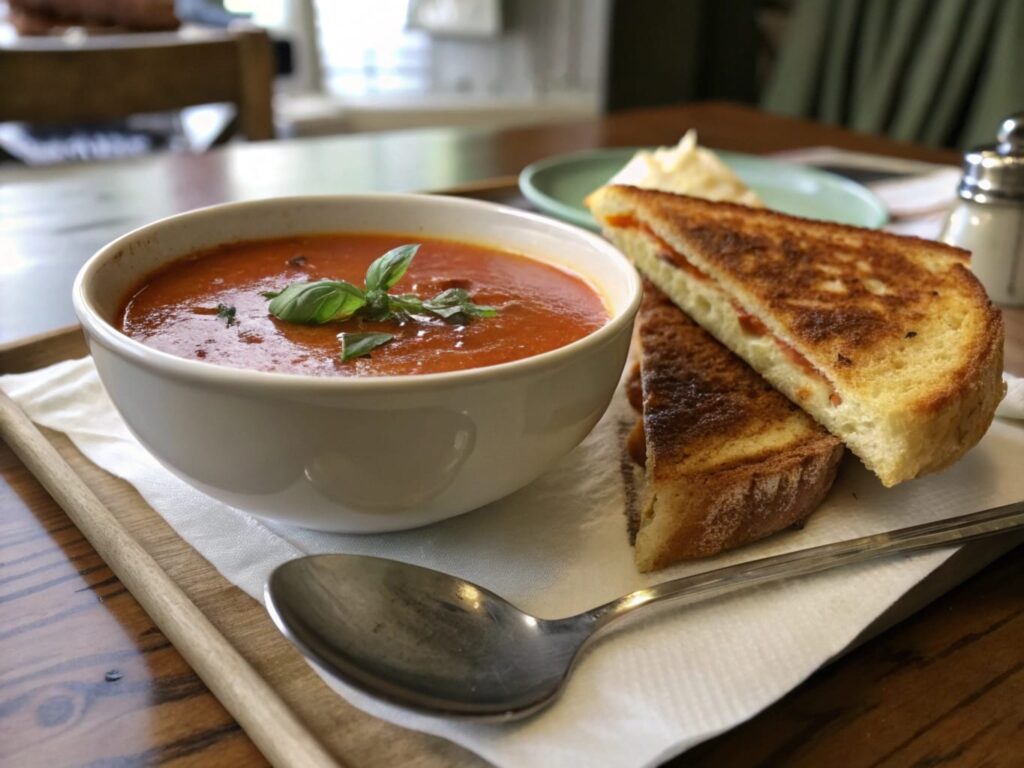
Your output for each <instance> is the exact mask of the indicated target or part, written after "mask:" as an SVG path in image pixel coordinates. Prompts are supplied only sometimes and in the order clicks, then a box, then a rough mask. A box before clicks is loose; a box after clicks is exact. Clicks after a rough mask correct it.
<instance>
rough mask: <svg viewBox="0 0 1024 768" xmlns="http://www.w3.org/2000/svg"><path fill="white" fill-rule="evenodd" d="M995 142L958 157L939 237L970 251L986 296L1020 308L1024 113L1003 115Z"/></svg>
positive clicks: (1023, 299) (1023, 293)
mask: <svg viewBox="0 0 1024 768" xmlns="http://www.w3.org/2000/svg"><path fill="white" fill-rule="evenodd" d="M997 138H998V141H997V143H996V144H988V145H985V146H981V147H977V148H975V149H972V150H970V151H969V152H967V154H965V155H964V177H963V180H962V181H961V182H960V188H959V190H958V192H959V195H960V202H959V204H958V205H957V206H956V208H954V209H953V211H952V212H951V213H950V214H949V218H948V220H947V221H946V228H945V230H944V231H943V233H942V237H941V240H942V241H943V242H945V243H949V244H950V245H956V246H959V247H960V248H965V249H967V250H968V251H970V252H971V254H972V256H971V271H972V272H974V274H975V275H976V276H977V277H978V279H979V280H980V281H981V283H982V285H984V286H985V290H986V291H988V295H989V298H991V299H992V301H994V302H996V303H997V304H1004V305H1006V306H1010V307H1019V306H1024V112H1019V113H1017V114H1015V115H1012V116H1011V117H1008V118H1006V119H1005V120H1004V121H1003V123H1002V125H1001V126H1000V127H999V134H998V137H997Z"/></svg>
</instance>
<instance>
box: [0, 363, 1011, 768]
mask: <svg viewBox="0 0 1024 768" xmlns="http://www.w3.org/2000/svg"><path fill="white" fill-rule="evenodd" d="M0 388H2V389H4V390H5V391H6V392H7V393H8V394H10V395H11V396H12V397H13V398H14V399H15V400H16V401H17V402H18V403H19V404H20V405H21V406H22V407H23V408H24V409H25V410H26V412H27V413H28V415H29V416H30V417H31V418H32V419H33V420H34V421H35V422H37V423H39V424H41V425H43V426H46V427H50V428H52V429H56V430H59V431H61V432H64V433H65V434H67V435H68V436H69V437H70V438H71V440H72V442H74V444H75V445H76V446H77V447H78V449H79V450H81V451H82V453H84V454H85V455H86V456H87V457H88V458H89V459H90V460H92V461H94V462H95V463H96V464H98V465H99V466H101V467H103V468H104V469H106V470H107V471H109V472H111V473H113V474H115V475H118V476H120V477H123V478H124V479H126V480H127V481H128V482H130V483H131V484H132V485H133V486H135V487H136V488H137V489H138V490H139V492H140V493H141V494H142V496H143V497H144V498H145V499H146V501H147V502H148V503H149V504H150V505H151V506H152V507H153V508H154V509H155V510H157V512H159V513H160V514H161V515H162V516H163V517H164V518H165V519H166V520H167V521H168V522H169V523H170V525H171V526H172V527H173V528H174V529H175V530H176V531H177V532H178V533H179V534H180V535H181V536H182V538H183V539H185V541H187V542H189V543H190V544H191V545H192V546H194V547H195V548H196V549H197V550H198V551H199V552H200V553H202V554H203V556H204V557H206V558H207V559H208V560H209V561H210V562H211V563H212V564H213V565H214V566H216V567H217V569H218V570H219V571H220V572H221V573H222V574H224V576H225V577H226V578H228V579H229V580H230V581H232V582H234V583H235V584H237V585H239V586H240V587H241V588H242V589H244V590H245V591H246V592H248V593H249V594H250V595H252V596H253V597H255V598H257V599H260V598H261V590H262V586H263V583H264V581H265V579H266V578H267V575H268V574H269V572H270V571H271V569H272V568H274V567H275V566H277V565H279V564H280V563H283V562H285V561H286V560H289V559H291V558H294V557H297V556H300V555H303V554H312V553H322V552H348V553H360V554H372V555H380V556H383V557H390V558H395V559H399V560H405V561H408V562H412V563H417V564H421V565H426V566H429V567H433V568H437V569H439V570H443V571H447V572H450V573H454V574H457V575H459V576H462V577H466V578H468V579H471V580H473V581H475V582H477V583H479V584H481V585H483V586H485V587H488V588H490V589H492V590H494V591H496V592H498V593H499V594H502V595H505V596H507V597H509V598H511V599H512V600H514V601H515V602H516V603H518V604H519V605H520V606H522V607H523V608H525V609H527V610H530V611H533V612H535V613H537V614H539V615H541V616H544V617H551V616H560V615H566V614H570V613H574V612H577V611H581V610H584V609H587V608H590V607H592V606H594V605H597V604H599V603H601V602H604V601H607V600H610V599H612V598H615V597H617V596H619V595H621V594H624V593H626V592H629V591H631V590H634V589H638V588H642V587H644V586H648V585H649V584H651V583H655V582H657V581H661V580H665V579H668V578H672V577H677V576H682V575H685V574H689V573H694V572H698V571H702V570H706V569H709V568H713V567H719V566H722V565H727V564H729V563H733V562H739V561H742V560H749V559H753V558H757V557H764V556H767V555H771V554H776V553H779V552H784V551H789V550H792V549H799V548H804V547H809V546H814V545H816V544H822V543H825V542H831V541H838V540H841V539H846V538H850V537H854V536H861V535H864V534H868V533H873V532H878V531H882V530H886V529H891V528H895V527H902V526H906V525H913V524H915V523H921V522H925V521H929V520H936V519H939V518H942V517H948V516H951V515H955V514H961V513H965V512H970V511H974V510H979V509H983V508H986V507H991V506H996V505H999V504H1006V503H1009V502H1011V501H1015V500H1018V499H1021V498H1024V473H1021V472H1020V457H1021V455H1024V425H1021V424H1018V423H1014V422H1000V421H996V422H995V423H994V424H993V426H992V429H991V430H990V431H989V433H988V435H986V437H985V438H984V440H983V441H982V443H981V444H980V445H979V446H978V447H977V448H975V449H974V450H973V451H971V452H970V453H969V454H968V455H967V456H966V457H965V458H964V459H963V460H962V461H960V462H959V463H958V464H957V465H956V466H954V467H953V468H952V469H950V470H949V471H948V472H946V473H944V474H942V475H939V476H933V477H927V478H923V479H921V480H917V481H914V482H911V483H906V484H904V485H901V486H899V487H897V488H894V489H888V490H887V489H884V488H882V487H881V485H880V484H879V483H878V482H877V480H875V478H874V477H873V476H872V475H870V474H869V473H868V472H867V471H865V470H864V469H863V468H862V467H861V466H860V465H859V463H858V462H856V461H855V460H849V459H848V460H847V461H846V462H845V463H844V465H843V467H842V469H841V471H840V476H839V479H838V481H837V482H836V485H835V487H834V488H833V489H832V491H831V493H830V494H829V497H828V499H827V500H826V502H825V503H824V504H823V505H822V508H821V509H820V510H819V511H818V512H816V513H815V515H814V516H813V517H812V518H811V520H810V522H809V524H808V525H807V527H806V528H805V529H804V530H802V531H799V532H789V533H784V534H780V535H778V536H776V537H773V538H771V539H769V540H767V541H764V542H761V543H759V544H756V545H753V546H750V547H747V548H744V549H742V550H740V551H738V552H734V553H730V554H728V555H725V556H722V557H718V558H714V559H709V560H705V561H702V562H698V563H691V564H687V565H680V566H676V567H673V568H671V569H668V570H666V571H663V572H661V573H658V574H655V575H653V576H648V577H645V576H641V575H639V574H638V573H637V572H636V570H635V568H634V566H633V562H632V553H631V551H630V547H629V545H628V543H627V541H626V532H625V521H624V519H623V509H624V508H625V506H626V503H627V500H626V494H625V492H624V486H623V473H622V457H621V454H620V445H621V442H622V437H623V433H624V430H625V429H626V428H627V426H628V425H630V424H631V422H632V420H633V419H634V418H635V416H634V414H633V413H632V411H631V409H630V406H629V405H628V403H627V402H626V399H625V397H624V395H623V393H622V392H621V391H620V392H619V393H618V394H617V395H616V398H615V400H614V402H613V404H612V406H611V408H610V409H609V411H608V413H607V414H606V415H605V417H604V419H603V420H602V421H601V423H600V424H599V425H598V427H597V428H596V429H595V430H594V432H593V433H592V434H591V435H590V436H589V437H588V438H587V440H586V441H585V442H584V443H583V444H582V445H581V446H580V447H579V448H577V449H576V450H575V451H574V452H573V453H572V454H570V455H569V456H568V457H567V458H566V459H564V460H563V461H562V462H561V463H559V464H558V465H557V466H555V467H554V468H553V469H552V470H551V472H550V473H548V474H547V475H545V476H544V477H542V478H541V479H540V480H538V481H536V482H535V483H533V484H532V485H530V486H529V487H528V488H525V489H523V490H522V491H520V492H518V493H516V494H514V495H512V496H510V497H508V498H506V499H504V500H502V501H499V502H497V503H494V504H491V505H490V506H488V507H486V508H484V509H481V510H478V511H477V512H474V513H471V514H469V515H464V516H462V517H460V518H456V519H454V520H449V521H446V522H443V523H440V524H436V525H433V526H429V527H426V528H422V529H418V530H415V531H408V532H402V533H393V534H386V535H377V536H343V535H337V534H323V533H316V532H312V531H306V530H301V529H298V528H293V527H289V526H282V525H273V524H268V523H263V522H261V521H259V520H257V519H255V518H253V517H251V516H249V515H247V514H245V513H244V512H240V511H238V510H234V509H231V508H229V507H227V506H225V505H223V504H220V503H218V502H215V501H213V500H211V499H209V498H207V497H205V496H203V495H202V494H200V493H198V492H197V491H195V490H193V489H191V488H190V487H189V486H187V485H186V484H185V483H183V482H181V481H180V480H178V479H177V478H175V477H173V476H172V475H171V474H170V473H169V472H167V471H166V470H164V469H163V468H162V467H161V466H160V465H159V464H158V463H157V462H156V461H155V460H154V459H153V458H152V457H151V456H150V455H149V454H148V453H147V452H146V451H145V450H144V449H142V448H141V447H140V446H139V445H138V443H136V442H135V440H134V439H133V438H132V437H131V435H130V434H129V433H128V431H127V429H126V428H125V426H124V424H123V422H122V421H121V419H120V418H119V416H118V415H117V413H116V412H115V411H114V409H113V406H112V405H111V404H110V402H109V400H108V399H107V397H106V394H105V392H104V390H103V388H102V385H101V384H100V382H99V379H98V377H97V375H96V371H95V368H94V366H93V364H92V361H91V360H90V359H84V360H76V361H68V362H64V363H59V364H57V365H55V366H52V367H50V368H47V369H43V370H40V371H35V372H32V373H27V374H19V375H10V376H5V377H0ZM952 552H953V550H941V551H936V552H931V553H926V554H921V555H917V556H914V557H912V558H907V559H901V560H896V561H886V562H879V563H874V564H869V565H865V566H860V567H857V568H853V569H846V570H842V571H837V572H832V573H825V574H820V575H818V576H814V577H809V578H806V579H803V580H800V581H795V582H792V583H789V584H785V585H779V586H774V587H767V588H761V589H758V590H756V591H754V592H751V593H750V594H747V595H745V596H737V597H734V598H729V599H727V600H722V601H718V602H715V603H711V604H708V605H704V606H699V607H696V608H692V609H688V610H686V611H680V612H676V613H669V614H663V615H660V616H659V617H658V618H657V619H655V620H653V621H649V622H647V623H645V624H641V625H639V626H636V627H632V628H629V629H626V630H624V631H622V632H620V633H613V634H611V635H609V636H608V638H607V639H606V640H604V641H603V642H601V643H599V644H597V645H596V646H595V647H594V648H593V649H592V650H591V651H590V652H589V653H588V654H587V655H586V657H585V658H584V660H583V661H582V663H581V664H580V665H579V667H578V670H577V672H576V674H575V676H574V677H573V680H572V682H571V684H570V685H569V688H568V690H567V691H566V693H565V695H564V696H563V697H562V698H561V699H560V700H559V701H558V702H556V703H555V704H554V705H553V706H552V707H551V708H550V709H548V710H547V711H545V712H543V713H541V714H540V715H538V716H535V717H533V718H532V719H529V720H526V721H524V722H521V723H515V724H507V725H484V724H467V723H460V722H455V721H448V720H444V719H440V718H432V717H426V716H422V715H415V714H411V713H408V712H406V711H404V710H401V709H398V708H396V707H392V706H388V705H385V704H381V703H379V702H376V701H373V700H371V699H369V698H368V697H366V696H364V695H362V694H359V693H358V692H356V691H352V690H348V689H344V688H342V687H340V686H337V685H336V688H338V690H339V692H340V693H341V694H342V695H343V696H345V697H346V698H348V699H349V700H350V701H351V702H352V703H354V704H355V705H356V706H358V707H360V708H362V709H365V710H366V711H368V712H371V713H372V714H374V715H376V716H378V717H382V718H384V719H386V720H389V721H391V722H394V723H398V724H400V725H403V726H406V727H409V728H414V729H417V730H422V731H427V732H430V733H434V734H437V735H440V736H443V737H445V738H448V739H451V740H452V741H454V742H457V743H459V744H461V745H463V746H465V747H467V748H469V749H471V750H473V751H474V752H476V753H478V754H480V755H482V756H483V757H485V758H487V759H488V760H490V761H492V762H494V763H496V764H498V765H500V766H522V765H530V766H549V765H550V766H557V765H588V766H636V765H651V764H655V763H657V762H660V761H662V760H664V759H667V758H668V757H671V756H672V755H674V754H676V753H678V752H681V751H682V750H684V749H686V748H687V747H690V746H692V745H694V744H696V743H698V742H700V741H702V740H704V739H707V738H710V737H711V736H714V735H715V734H717V733H720V732H721V731H724V730H726V729H728V728H730V727H732V726H734V725H736V724H738V723H740V722H742V721H743V720H746V719H747V718H749V717H751V716H752V715H754V714H756V713H757V712H759V711H760V710H761V709H763V708H764V707H766V706H768V705H769V704H771V703H772V702H773V701H775V700H777V699H778V698H780V697H781V696H783V695H784V694H785V693H786V692H787V691H789V690H791V689H792V688H793V687H795V686H796V685H798V684H799V683H800V682H801V681H802V680H804V679H805V678H806V677H807V676H808V675H810V674H811V673H812V672H813V671H814V670H816V669H817V668H818V667H820V666H821V665H822V664H824V663H825V662H826V661H828V660H829V659H830V658H832V657H834V656H835V655H837V654H838V653H840V652H841V651H842V650H843V649H844V648H846V647H847V645H848V644H849V643H850V642H851V641H852V640H853V639H854V638H856V637H857V635H858V633H860V632H861V630H863V629H864V628H865V627H867V626H868V625H869V624H870V623H871V622H872V621H873V620H874V619H875V618H876V617H877V616H878V615H879V614H881V613H882V612H883V611H884V610H885V609H886V608H887V607H888V606H890V605H891V604H892V603H894V602H895V601H896V600H898V599H899V597H900V596H901V595H903V594H904V593H905V592H906V591H907V590H908V589H910V588H911V587H912V586H914V585H915V584H917V583H918V582H920V581H921V580H922V579H924V578H925V577H926V576H927V575H928V574H929V573H931V572H932V571H933V570H934V569H935V568H937V567H938V566H939V565H940V564H942V563H943V562H944V561H945V560H946V559H947V558H948V557H949V556H950V554H952Z"/></svg>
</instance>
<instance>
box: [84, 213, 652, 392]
mask: <svg viewBox="0 0 1024 768" xmlns="http://www.w3.org/2000/svg"><path fill="white" fill-rule="evenodd" d="M352 201H359V202H364V203H365V202H369V203H379V204H382V205H386V204H388V203H392V202H407V203H416V204H427V205H442V206H451V207H461V208H464V209H466V210H467V212H472V211H485V212H489V213H492V214H494V213H496V214H500V215H504V216H509V217H511V218H513V219H515V218H518V219H522V220H524V221H526V222H530V223H532V224H538V225H540V226H542V227H544V228H547V229H548V230H553V231H554V232H555V233H556V234H559V235H562V236H565V237H569V238H572V239H575V240H582V241H583V243H585V244H586V245H589V246H590V247H591V248H593V249H594V250H595V251H596V252H597V253H598V254H599V255H600V256H601V258H605V259H611V260H612V261H613V262H615V263H617V264H618V265H619V266H622V267H625V269H623V270H622V272H623V275H624V276H625V277H626V280H627V286H626V287H627V290H628V292H629V298H628V300H627V302H626V303H625V305H624V306H623V307H622V308H621V309H619V310H618V311H614V312H613V311H612V309H611V308H609V318H608V322H606V323H605V324H604V325H602V326H601V327H600V328H597V329H596V330H594V331H591V332H590V333H588V334H587V335H586V336H583V337H582V338H579V339H576V340H575V341H572V342H570V343H569V344H566V345H565V346H562V347H557V348H556V349H552V350H548V351H547V352H542V353H540V354H538V355H532V356H530V357H524V358H521V359H519V360H512V361H509V362H506V363H499V364H497V365H490V366H481V367H478V368H466V369H461V370H455V371H443V372H440V373H423V374H408V375H386V376H313V375H307V374H297V373H281V372H275V371H261V370H256V369H252V368H235V367H232V366H226V365H218V364H217V363H208V362H203V361H201V360H189V359H187V358H183V357H178V356H176V355H172V354H170V353H169V352H163V351H161V350H158V349H155V348H153V347H150V346H147V345H145V344H143V343H142V342H140V341H137V340H135V339H133V338H132V337H130V336H128V335H126V334H124V333H123V332H122V331H120V330H118V329H117V328H116V327H114V325H113V324H111V323H110V322H108V321H107V320H105V319H104V318H103V317H102V316H101V315H100V313H99V312H98V311H97V309H96V307H95V306H94V305H93V303H92V300H91V298H90V296H89V295H88V288H89V286H90V285H91V281H92V280H93V279H94V277H95V274H96V272H97V271H98V270H99V268H100V267H101V266H102V265H103V264H104V263H105V262H106V261H107V260H109V259H111V258H113V255H114V254H115V253H117V252H118V251H119V250H121V249H122V248H123V247H124V246H125V245H126V244H128V243H130V242H131V241H132V240H135V239H137V238H140V237H144V236H146V235H148V234H151V233H153V232H158V231H160V230H161V229H162V228H163V227H165V226H166V225H167V224H169V223H171V222H180V221H182V220H186V219H194V218H201V217H211V216H212V217H216V216H218V215H221V214H223V213H224V212H227V211H231V210H237V209H240V208H260V207H277V206H280V205H289V204H290V205H304V204H311V203H325V202H337V203H339V204H344V203H346V202H352ZM339 231H343V230H339ZM353 231H354V230H353ZM425 236H428V237H440V238H448V239H456V240H457V239H459V235H458V234H457V233H444V232H437V233H429V234H427V235H425ZM241 239H244V237H243V238H241ZM525 255H527V256H530V258H537V257H535V256H532V255H530V254H525ZM538 260H539V261H544V260H543V259H540V258H538ZM545 263H546V262H545ZM597 289H598V290H600V289H601V286H600V285H598V286H597ZM642 295H643V289H642V284H641V281H640V276H639V275H638V274H637V272H636V270H635V269H634V268H633V265H632V263H631V262H630V261H629V260H628V259H627V258H626V256H624V255H623V254H622V253H621V252H619V251H618V249H616V248H615V246H613V245H612V244H611V243H609V242H608V241H606V240H604V239H603V238H601V237H599V236H598V235H596V234H594V233H591V232H588V231H586V230H585V229H583V228H581V227H577V226H574V225H572V224H567V223H565V222H561V221H557V220H555V219H552V218H549V217H547V216H543V215H541V214H537V213H532V212H529V211H523V210H519V209H517V208H512V207H511V206H506V205H501V204H499V203H493V202H490V201H485V200H474V199H471V198H460V197H448V196H445V195H432V194H426V193H398V194H395V193H374V194H339V195H289V196H282V197H269V198H260V199H256V200H244V201H235V202H229V203H220V204H217V205H211V206H205V207H202V208H196V209H193V210H189V211H184V212H182V213H177V214H173V215H171V216H165V217H163V218H160V219H157V220H156V221H153V222H150V223H148V224H145V225H143V226H141V227H137V228H135V229H133V230H131V231H129V232H127V233H125V234H123V235H121V236H120V237H118V238H116V239H115V240H112V241H111V242H109V243H107V244H106V245H104V246H103V247H102V248H100V249H99V250H98V251H97V252H96V253H94V254H93V255H92V256H90V257H89V259H88V260H87V261H86V262H85V264H83V265H82V267H81V268H80V269H79V271H78V274H77V275H76V276H75V281H74V285H73V287H72V290H71V296H72V303H73V305H74V309H75V313H76V314H77V315H78V319H79V322H80V323H81V324H82V327H83V329H84V330H85V331H86V335H87V336H88V337H90V338H91V340H93V341H95V342H97V343H99V344H101V345H103V346H105V347H106V348H107V349H109V350H111V351H113V352H115V353H116V354H119V355H121V356H123V357H127V358H128V359H130V360H131V361H132V362H134V363H136V364H139V365H141V366H143V367H146V368H149V369H151V370H153V371H156V372H158V373H160V374H163V375H170V376H172V377H174V378H177V379H187V380H190V381H197V382H202V383H204V384H208V385H228V386H251V387H259V388H261V389H276V390H284V391H292V390H314V391H328V392H329V391H333V390H338V391H352V392H356V391H366V390H368V391H375V392H376V391H382V390H386V391H394V390H407V389H416V390H423V389H428V388H431V389H432V388H435V387H447V386H452V385H459V384H478V383H482V382H486V381H488V380H492V379H507V378H509V377H513V376H519V375H525V374H529V373H534V372H536V371H538V370H541V369H544V368H548V367H550V366H553V365H558V364H561V363H565V362H567V361H568V360H569V359H570V358H572V357H574V356H576V355H578V354H582V353H585V352H587V351H589V350H591V349H596V348H599V347H601V346H603V345H605V344H607V343H610V342H611V341H613V340H614V339H615V338H616V337H617V336H618V335H619V333H621V331H622V330H623V327H624V326H627V325H631V324H632V322H633V318H634V317H635V315H636V312H637V310H638V309H639V306H640V300H641V297H642Z"/></svg>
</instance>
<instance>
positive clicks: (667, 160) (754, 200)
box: [608, 128, 764, 208]
mask: <svg viewBox="0 0 1024 768" xmlns="http://www.w3.org/2000/svg"><path fill="white" fill-rule="evenodd" d="M608 183H609V184H629V185H631V186H634V187H642V188H643V189H657V190H660V191H662V192H674V193H675V194H678V195H691V196H693V197H702V198H704V199H706V200H716V201H726V202H731V203H740V204H741V205H749V206H751V207H753V208H762V207H763V206H764V203H763V202H762V201H761V198H759V197H758V196H757V193H755V192H754V191H753V190H752V189H750V188H749V187H747V185H745V184H744V183H743V182H742V181H741V180H740V177H739V176H737V175H736V174H735V173H733V172H732V171H731V170H730V169H729V167H728V166H727V165H726V164H725V163H723V162H722V161H721V160H719V159H718V156H717V155H716V154H715V153H714V152H712V151H711V150H710V149H707V148H706V147H701V146H699V145H698V144H697V131H696V130H694V129H693V128H691V129H690V130H688V131H687V132H686V135H685V136H683V138H681V139H680V140H679V143H678V144H677V145H676V146H674V147H658V148H657V149H655V150H654V151H653V152H649V151H647V150H645V149H642V150H640V151H639V152H637V153H636V154H635V155H634V156H633V159H632V160H630V161H629V162H628V163H626V165H625V166H624V167H623V168H622V170H621V171H619V172H618V173H616V174H615V175H614V176H613V177H612V178H611V180H609V182H608Z"/></svg>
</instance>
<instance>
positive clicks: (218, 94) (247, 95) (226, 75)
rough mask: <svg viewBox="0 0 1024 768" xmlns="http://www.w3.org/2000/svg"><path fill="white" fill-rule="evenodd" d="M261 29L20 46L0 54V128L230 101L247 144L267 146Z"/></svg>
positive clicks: (269, 73) (269, 66)
mask: <svg viewBox="0 0 1024 768" xmlns="http://www.w3.org/2000/svg"><path fill="white" fill-rule="evenodd" d="M273 76H274V65H273V53H272V50H271V45H270V40H269V38H268V37H267V35H266V33H265V32H263V31H262V30H258V29H251V28H242V29H237V30H235V29H232V30H223V31H221V30H217V31H206V30H203V31H201V32H193V33H190V32H173V33H151V34H150V33H142V34H125V35H109V36H95V37H89V38H86V39H85V40H84V41H82V42H81V43H76V42H68V41H65V40H63V39H50V38H25V39H21V40H18V41H17V42H14V43H10V44H7V45H4V46H0V83H2V87H0V122H5V121H20V122H28V123H59V122H73V121H87V120H109V119H115V118H119V117H126V116H128V115H132V114H139V113H143V112H163V111H170V110H175V109H181V108H183V107H189V106H194V105H197V104H211V103H218V102H229V103H232V104H234V105H235V107H236V108H237V110H238V118H237V120H238V129H239V131H240V132H241V133H242V134H244V135H245V137H246V138H247V139H250V140H260V139H271V138H273V137H274V122H273V110H272V105H271V96H272V90H273Z"/></svg>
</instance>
